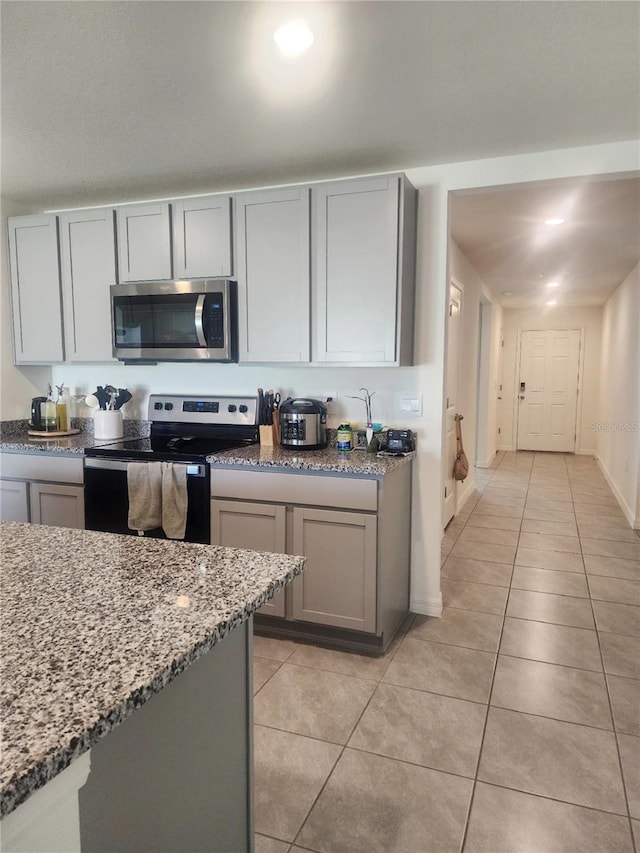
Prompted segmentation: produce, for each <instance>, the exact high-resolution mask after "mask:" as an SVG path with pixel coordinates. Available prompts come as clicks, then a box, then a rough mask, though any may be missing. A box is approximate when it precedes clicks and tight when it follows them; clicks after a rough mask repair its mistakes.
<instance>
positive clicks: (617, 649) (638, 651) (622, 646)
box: [600, 633, 640, 679]
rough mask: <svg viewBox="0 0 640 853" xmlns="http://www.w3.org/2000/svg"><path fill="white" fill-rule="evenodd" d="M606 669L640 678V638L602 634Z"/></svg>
mask: <svg viewBox="0 0 640 853" xmlns="http://www.w3.org/2000/svg"><path fill="white" fill-rule="evenodd" d="M600 648H601V649H602V659H603V661H604V671H605V672H608V673H609V674H611V675H621V676H624V677H626V678H638V679H640V639H639V638H638V637H629V636H625V635H624V634H605V633H602V634H600Z"/></svg>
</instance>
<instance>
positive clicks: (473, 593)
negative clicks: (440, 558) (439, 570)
mask: <svg viewBox="0 0 640 853" xmlns="http://www.w3.org/2000/svg"><path fill="white" fill-rule="evenodd" d="M440 588H441V590H442V601H443V604H444V606H445V607H455V608H457V609H459V610H479V611H480V612H481V613H492V614H494V615H497V616H502V614H503V613H504V609H505V607H506V605H507V595H508V592H509V591H508V590H507V589H505V588H504V587H501V586H491V585H489V584H486V583H469V582H467V581H458V580H451V579H450V578H444V577H443V578H442V580H441V581H440Z"/></svg>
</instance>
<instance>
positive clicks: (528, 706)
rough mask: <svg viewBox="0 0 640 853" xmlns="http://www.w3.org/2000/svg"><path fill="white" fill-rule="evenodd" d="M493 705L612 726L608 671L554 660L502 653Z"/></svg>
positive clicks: (492, 696) (591, 724)
mask: <svg viewBox="0 0 640 853" xmlns="http://www.w3.org/2000/svg"><path fill="white" fill-rule="evenodd" d="M491 705H495V706H496V707H499V708H509V709H511V710H512V711H524V712H526V713H527V714H539V715H540V716H542V717H553V718H554V719H556V720H565V721H566V722H569V723H581V724H582V725H585V726H597V727H598V728H602V729H612V728H613V724H612V721H611V712H610V710H609V696H608V694H607V688H606V684H605V680H604V675H603V674H602V673H599V672H588V671H587V670H584V669H571V668H570V667H567V666H556V665H555V664H552V663H541V662H540V661H533V660H523V659H522V658H514V657H506V656H504V655H500V656H499V657H498V666H497V667H496V674H495V678H494V682H493V690H492V692H491Z"/></svg>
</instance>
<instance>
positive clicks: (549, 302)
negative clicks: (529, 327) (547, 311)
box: [547, 299, 556, 305]
mask: <svg viewBox="0 0 640 853" xmlns="http://www.w3.org/2000/svg"><path fill="white" fill-rule="evenodd" d="M555 304H556V300H555V299H550V300H549V301H548V302H547V305H555Z"/></svg>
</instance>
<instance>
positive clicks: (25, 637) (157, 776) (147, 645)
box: [0, 522, 304, 853]
mask: <svg viewBox="0 0 640 853" xmlns="http://www.w3.org/2000/svg"><path fill="white" fill-rule="evenodd" d="M0 535H1V538H2V613H1V619H2V650H1V657H0V661H1V666H2V686H1V688H0V689H1V693H0V711H1V714H2V721H3V732H2V754H3V764H2V772H1V776H0V794H1V799H0V815H1V816H3V817H4V820H3V821H2V831H3V841H2V844H3V850H5V849H6V850H21V849H38V848H33V847H24V846H20V845H21V844H22V842H20V840H19V839H18V840H17V841H16V840H15V834H14V828H15V827H16V826H17V827H18V830H19V832H22V833H24V832H25V831H27V832H28V830H29V826H28V824H29V820H28V813H27V812H28V810H29V809H30V806H31V803H32V800H33V801H35V799H36V797H38V796H39V795H46V794H47V789H48V787H49V786H48V785H47V783H50V780H53V781H54V783H55V782H57V781H58V779H54V777H58V774H62V775H64V773H66V772H67V770H65V768H68V769H69V770H73V767H74V763H75V761H76V760H77V759H79V757H80V756H82V755H83V754H85V755H86V753H87V751H88V750H91V753H90V760H91V771H90V773H89V778H88V781H87V783H86V785H84V787H83V788H81V790H80V796H79V802H80V808H79V819H80V833H79V836H78V842H77V844H76V849H78V850H79V849H80V846H79V838H80V837H81V844H82V847H81V849H82V850H83V851H89V850H116V849H117V850H119V851H122V850H142V849H146V850H151V849H153V850H158V851H160V850H167V851H169V850H171V851H173V853H176V852H177V853H179V851H180V850H184V851H187V850H189V851H197V850H226V849H233V850H235V849H238V850H244V849H247V850H248V849H251V846H250V845H251V807H250V803H251V741H250V728H251V726H250V723H251V674H250V666H249V664H250V660H251V643H250V632H251V621H252V620H251V616H252V614H253V612H254V611H255V610H256V609H257V608H259V607H260V606H262V605H263V604H264V603H265V602H266V601H267V600H269V599H270V598H271V597H272V596H273V595H274V594H275V593H276V592H277V591H278V590H280V589H282V588H283V587H284V586H286V585H287V584H288V583H289V582H290V581H291V580H293V578H294V577H295V576H296V575H298V574H300V572H302V570H303V568H304V559H303V558H300V557H293V556H285V555H282V554H267V553H256V552H252V551H241V550H235V549H229V548H220V547H213V546H208V545H197V544H190V543H183V542H168V541H164V540H155V539H154V540H150V539H139V538H135V537H125V536H116V535H112V534H104V533H96V532H93V531H82V530H71V529H66V528H56V527H46V526H43V525H29V524H19V523H12V522H3V523H2V524H1V525H0ZM81 760H82V759H81ZM70 765H71V766H70ZM59 778H61V777H59ZM38 789H42V790H38ZM34 792H35V793H34ZM73 793H74V792H72V794H73ZM40 800H42V797H40ZM71 800H74V796H72V797H71ZM38 805H39V807H40V806H41V802H40V803H39V804H38ZM44 811H46V803H45V809H44ZM55 811H57V812H58V815H57V820H54V821H53V823H52V830H51V831H52V832H54V831H57V830H58V828H59V826H57V824H58V825H59V824H60V819H59V817H60V809H59V808H58V807H56V809H55ZM43 814H44V812H43V811H42V809H41V810H40V812H39V815H38V817H37V818H36V820H37V821H38V822H40V823H41V824H42V820H43V818H42V815H43ZM25 815H26V818H25ZM5 816H7V817H5ZM54 817H55V816H54ZM69 821H70V822H71V823H73V810H72V812H71V813H70V816H69V819H68V821H67V823H69ZM76 822H77V811H76ZM39 829H40V830H41V829H42V826H40V827H39ZM61 831H62V832H63V833H65V832H66V833H67V835H66V836H65V838H66V840H63V841H61V842H60V844H62V845H63V846H60V845H58V846H56V840H55V838H54V837H53V836H52V835H51V834H49V835H48V836H46V835H45V838H44V840H43V844H45V845H46V846H42V847H41V848H40V849H42V850H47V851H53V850H65V851H68V850H69V849H71V848H69V842H68V838H69V835H68V833H69V831H71V834H72V835H73V827H71V828H70V827H69V826H68V825H67V826H66V827H63V828H62V830H61ZM76 833H77V829H76Z"/></svg>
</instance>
